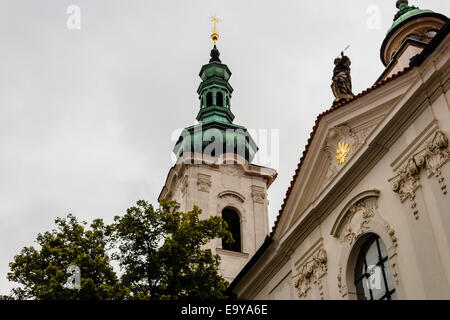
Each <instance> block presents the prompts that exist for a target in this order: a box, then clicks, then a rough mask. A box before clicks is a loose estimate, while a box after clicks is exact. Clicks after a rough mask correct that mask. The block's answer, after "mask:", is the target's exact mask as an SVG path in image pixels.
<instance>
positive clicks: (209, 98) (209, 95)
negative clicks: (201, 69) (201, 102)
mask: <svg viewBox="0 0 450 320" xmlns="http://www.w3.org/2000/svg"><path fill="white" fill-rule="evenodd" d="M212 98H213V97H212V92H208V93H207V94H206V106H207V107H211V106H212V105H213V99H212Z"/></svg>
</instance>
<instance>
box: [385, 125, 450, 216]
mask: <svg viewBox="0 0 450 320" xmlns="http://www.w3.org/2000/svg"><path fill="white" fill-rule="evenodd" d="M447 148H448V139H447V137H446V136H445V134H444V133H443V132H442V131H440V130H437V131H436V132H435V133H434V135H433V136H432V138H431V139H429V140H428V141H427V142H426V143H425V146H424V147H423V148H421V149H420V151H419V152H418V153H416V154H414V155H413V156H411V157H410V158H408V159H407V160H406V164H405V165H404V166H403V167H401V168H400V169H399V170H398V172H397V174H396V175H395V176H394V177H392V178H390V179H389V181H390V182H391V183H392V190H393V191H394V192H396V193H398V195H399V197H400V201H401V202H404V201H405V200H407V199H409V201H410V203H411V209H412V213H413V215H414V217H415V218H416V219H419V210H418V209H417V203H416V200H415V197H416V190H417V189H418V188H419V187H420V186H421V185H420V173H421V171H422V170H423V169H425V170H426V173H427V177H431V176H435V177H436V178H437V180H438V182H439V184H440V187H441V190H442V193H443V194H444V195H446V194H447V186H446V185H445V183H444V177H443V176H442V173H441V167H442V166H443V165H444V164H445V163H446V162H447V161H448V160H449V159H450V152H449V151H448V150H447Z"/></svg>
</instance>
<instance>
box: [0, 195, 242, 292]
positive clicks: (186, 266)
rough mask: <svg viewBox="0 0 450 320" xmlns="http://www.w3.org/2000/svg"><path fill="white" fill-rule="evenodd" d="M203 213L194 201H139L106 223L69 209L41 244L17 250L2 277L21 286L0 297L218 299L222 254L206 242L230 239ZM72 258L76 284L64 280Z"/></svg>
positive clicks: (218, 220)
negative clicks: (184, 204)
mask: <svg viewBox="0 0 450 320" xmlns="http://www.w3.org/2000/svg"><path fill="white" fill-rule="evenodd" d="M200 214H201V210H200V209H199V208H197V207H194V209H193V210H192V211H189V212H179V211H178V210H177V204H176V203H175V202H165V203H161V205H160V207H159V208H158V209H154V208H153V206H152V205H149V204H148V203H147V202H146V201H138V202H137V203H136V206H133V207H131V208H129V209H128V210H127V212H126V214H124V215H123V216H117V217H115V219H114V223H113V224H112V225H109V226H108V225H105V224H104V223H103V221H102V220H101V219H97V220H94V221H93V222H92V223H91V225H90V226H89V227H87V223H86V222H84V221H82V222H79V221H78V220H77V219H76V217H74V216H73V215H70V214H69V215H68V216H67V217H66V218H58V219H56V220H55V224H56V229H54V230H52V231H48V232H45V233H43V234H38V236H37V240H36V242H37V244H38V245H39V248H37V249H36V248H34V247H32V246H30V247H25V248H23V249H22V251H21V252H20V254H18V255H16V256H15V257H14V261H13V262H11V263H10V272H9V273H8V275H7V278H8V280H10V281H14V282H17V283H18V284H19V285H20V286H18V287H16V288H14V289H13V290H12V295H11V296H9V297H8V296H2V297H0V300H6V299H37V300H52V299H64V300H79V299H223V298H225V296H224V292H225V289H226V287H227V282H226V281H225V280H224V279H223V278H222V277H221V276H220V275H218V266H219V261H220V258H219V256H218V255H213V254H212V252H211V250H210V249H207V248H206V247H207V243H208V242H209V241H211V240H213V239H215V238H218V237H220V238H225V239H227V240H228V241H233V240H232V237H231V234H230V232H229V231H228V230H227V225H226V222H225V221H223V220H222V219H221V218H220V217H210V218H208V219H200V218H199V215H200ZM108 253H110V254H108ZM113 260H117V262H118V264H119V266H120V269H121V272H120V273H121V274H122V276H121V277H120V278H119V277H118V276H117V275H116V273H115V272H114V269H113V267H112V265H111V262H112V261H113ZM70 265H75V266H78V267H79V268H80V271H81V287H80V289H79V290H77V289H73V288H69V287H67V285H66V282H67V279H68V277H69V274H68V273H67V268H68V267H69V266H70Z"/></svg>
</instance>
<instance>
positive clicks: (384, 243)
mask: <svg viewBox="0 0 450 320" xmlns="http://www.w3.org/2000/svg"><path fill="white" fill-rule="evenodd" d="M397 8H398V12H397V14H396V15H395V18H394V23H393V25H392V27H391V28H390V29H389V30H388V33H387V36H386V39H385V40H384V42H383V44H382V47H381V54H380V56H381V60H382V62H383V64H384V65H385V67H386V69H385V71H384V72H383V73H382V75H381V76H380V78H379V79H378V80H377V81H376V83H375V84H374V85H373V86H372V87H371V88H368V89H367V90H365V91H363V92H362V93H360V94H357V95H355V96H352V97H347V98H343V99H340V100H339V98H340V96H339V94H335V96H336V99H337V101H336V102H335V103H334V104H333V106H332V107H331V109H329V110H327V111H326V112H324V113H323V114H321V115H319V117H318V120H317V121H316V125H315V127H314V129H313V133H312V135H311V138H310V140H309V141H308V144H307V146H306V150H305V152H304V153H303V156H302V158H301V159H300V163H299V165H298V168H297V170H296V173H295V175H294V177H293V181H292V183H291V187H290V188H289V189H288V191H287V194H286V198H285V200H284V203H283V205H282V208H281V210H280V213H279V215H278V217H277V220H276V223H275V227H274V228H273V230H272V232H271V233H270V234H269V235H268V236H267V237H266V239H265V241H264V244H263V245H262V246H261V247H260V248H259V249H258V251H257V252H256V254H255V255H254V256H253V257H252V258H251V261H250V262H249V263H248V264H247V265H246V267H245V268H244V269H243V270H242V271H241V272H240V273H239V274H238V275H237V276H236V278H235V279H234V281H233V282H232V283H231V285H230V287H229V293H230V294H233V295H234V296H235V297H236V298H237V299H450V209H449V208H450V195H449V194H448V189H447V184H448V181H450V163H449V162H450V161H449V160H450V147H449V140H448V139H449V138H450V93H449V88H450V61H449V57H450V52H449V50H448V47H449V44H450V37H449V36H448V31H449V23H448V19H447V17H445V16H443V15H441V14H438V13H434V12H432V11H430V10H421V9H419V8H417V7H414V6H411V5H409V3H408V1H406V0H399V1H397ZM348 65H349V64H348ZM349 79H350V78H349Z"/></svg>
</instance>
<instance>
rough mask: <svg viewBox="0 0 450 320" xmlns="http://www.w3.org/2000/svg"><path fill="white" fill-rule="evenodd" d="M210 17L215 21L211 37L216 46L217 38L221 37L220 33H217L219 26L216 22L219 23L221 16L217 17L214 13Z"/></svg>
mask: <svg viewBox="0 0 450 320" xmlns="http://www.w3.org/2000/svg"><path fill="white" fill-rule="evenodd" d="M210 18H211V22H214V28H213V33H212V34H211V39H213V41H214V46H215V45H216V41H217V39H219V34H218V33H217V26H216V24H217V23H219V22H220V20H219V18H217V17H216V15H213V16H211V17H210Z"/></svg>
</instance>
